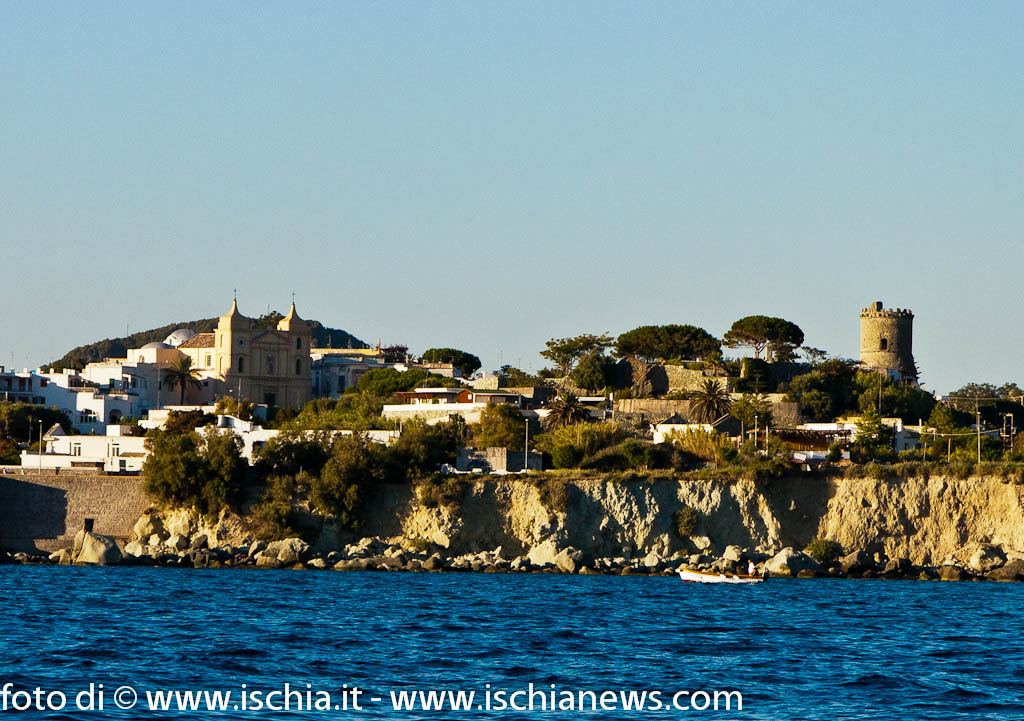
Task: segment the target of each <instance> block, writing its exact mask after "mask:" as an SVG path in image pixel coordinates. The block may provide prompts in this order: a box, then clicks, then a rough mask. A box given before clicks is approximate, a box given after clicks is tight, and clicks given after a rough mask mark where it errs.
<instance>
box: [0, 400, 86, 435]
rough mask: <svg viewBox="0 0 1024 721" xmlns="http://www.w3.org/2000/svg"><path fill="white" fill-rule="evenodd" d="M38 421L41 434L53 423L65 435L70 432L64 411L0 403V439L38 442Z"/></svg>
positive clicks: (21, 404) (69, 424)
mask: <svg viewBox="0 0 1024 721" xmlns="http://www.w3.org/2000/svg"><path fill="white" fill-rule="evenodd" d="M40 421H42V424H43V433H46V431H48V430H50V428H51V427H53V424H54V423H56V424H58V425H60V427H61V428H63V429H64V432H65V433H71V431H72V426H71V419H69V418H68V415H67V413H65V412H64V411H61V410H58V409H56V408H47V407H45V406H37V405H33V404H31V403H11V402H9V401H0V438H10V439H12V440H13V441H14V442H15V443H21V442H28V441H29V436H32V437H33V438H36V439H37V440H38V436H39V422H40Z"/></svg>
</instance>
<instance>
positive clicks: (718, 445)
mask: <svg viewBox="0 0 1024 721" xmlns="http://www.w3.org/2000/svg"><path fill="white" fill-rule="evenodd" d="M670 440H671V442H672V444H673V445H675V446H677V447H678V448H680V449H681V450H683V451H686V452H687V453H691V454H693V455H694V456H696V457H697V458H700V459H701V460H703V461H707V462H709V463H720V462H723V461H724V460H726V457H727V456H728V453H727V451H728V450H730V445H729V441H728V440H727V439H726V438H725V437H724V436H722V435H721V434H719V433H715V432H714V431H712V432H710V433H709V432H707V431H704V430H686V431H683V432H681V433H680V432H678V431H676V432H674V433H672V434H671V436H670Z"/></svg>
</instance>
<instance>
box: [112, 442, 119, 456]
mask: <svg viewBox="0 0 1024 721" xmlns="http://www.w3.org/2000/svg"><path fill="white" fill-rule="evenodd" d="M110 455H112V456H114V457H115V458H116V457H117V456H119V455H121V446H119V445H117V444H116V443H115V444H114V445H112V446H111V447H110Z"/></svg>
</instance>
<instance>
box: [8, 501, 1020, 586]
mask: <svg viewBox="0 0 1024 721" xmlns="http://www.w3.org/2000/svg"><path fill="white" fill-rule="evenodd" d="M152 523H153V521H152V520H151V519H149V517H147V516H144V517H143V518H142V519H140V524H147V525H148V524H152ZM146 540H147V544H146V545H143V544H142V542H141V541H132V542H130V543H128V544H126V545H125V547H124V549H122V548H121V547H120V546H118V544H117V542H116V541H115V539H113V538H111V537H109V536H103V535H101V534H96V533H91V532H86V531H79V533H78V535H77V536H76V538H75V543H74V546H72V547H71V548H65V549H62V550H60V551H57V552H55V553H51V554H49V555H43V554H30V553H24V552H21V553H14V554H10V553H7V552H0V564H24V565H76V566H127V567H165V568H200V569H214V568H221V569H229V568H234V569H293V570H334V571H377V572H397V571H404V572H414V573H415V572H433V573H445V572H447V573H549V574H578V575H587V574H601V575H621V576H674V575H676V573H677V571H678V570H679V569H692V570H699V571H708V572H721V573H745V572H746V570H747V568H748V564H749V563H753V564H754V565H755V567H756V568H757V569H758V572H760V571H761V569H762V568H764V567H765V566H767V569H768V572H769V576H770V577H771V578H848V579H873V578H877V579H891V580H922V581H937V580H941V581H984V580H990V581H1024V554H1020V553H1015V552H1012V551H1011V552H1009V553H1008V554H1007V553H1004V552H1003V550H1002V549H1001V548H999V547H998V546H993V545H986V544H983V545H980V546H979V547H978V548H977V550H975V551H974V552H973V553H972V554H971V557H970V560H969V561H968V562H967V563H966V564H965V563H961V562H959V561H957V560H956V559H954V558H950V559H948V560H947V562H946V563H943V564H942V565H940V566H918V565H915V564H913V563H911V561H910V560H909V559H907V558H886V557H884V556H881V555H880V554H875V555H871V554H868V553H866V552H865V551H856V552H854V553H851V554H849V555H847V556H844V557H843V558H841V559H837V560H835V561H833V562H831V563H827V564H820V563H818V562H817V561H815V560H814V559H813V558H811V557H810V556H808V555H807V554H805V553H802V552H800V551H797V550H795V549H793V548H791V547H787V548H784V549H782V550H781V551H779V552H778V553H777V554H775V555H774V556H770V555H768V554H765V553H759V552H756V551H751V550H748V549H742V548H740V547H738V546H728V547H727V548H726V549H725V552H724V553H723V554H722V555H721V556H720V557H717V558H716V557H714V556H712V555H709V554H706V553H697V554H684V553H677V554H675V555H673V556H671V557H669V558H662V557H660V556H658V555H657V554H656V553H653V552H651V553H648V554H647V555H646V556H644V557H642V558H641V557H634V558H627V557H626V556H617V557H614V558H605V557H596V558H595V557H588V555H587V554H585V553H583V552H582V551H580V550H579V549H576V548H573V547H571V546H567V547H563V548H558V547H557V545H556V544H555V543H553V542H547V543H544V544H541V545H539V546H537V547H535V548H533V549H531V550H530V552H529V553H528V554H525V555H515V556H513V555H512V554H510V553H507V552H506V551H505V550H504V549H502V548H501V547H498V548H495V549H493V550H487V551H479V552H476V553H466V554H461V555H448V554H444V553H442V552H440V551H439V550H434V549H423V548H412V547H411V546H415V545H419V544H416V543H414V542H410V541H409V540H408V539H404V538H391V539H384V538H380V537H366V538H362V539H360V540H359V541H357V542H356V543H352V544H349V545H347V546H345V547H344V548H343V549H341V550H337V551H330V552H328V553H317V552H314V550H313V549H312V547H311V546H310V545H309V544H308V543H306V542H305V541H303V540H302V539H299V538H287V539H284V540H280V541H272V542H269V543H268V542H266V541H255V542H253V543H251V544H248V545H245V546H238V547H235V546H230V545H222V546H217V547H211V546H210V545H209V542H208V539H207V536H206V535H205V534H196V535H195V536H194V537H191V538H189V537H186V536H184V535H182V534H167V533H166V532H163V533H161V532H155V533H152V534H150V536H149V538H147V539H146ZM149 541H155V543H149Z"/></svg>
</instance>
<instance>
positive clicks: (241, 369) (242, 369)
mask: <svg viewBox="0 0 1024 721" xmlns="http://www.w3.org/2000/svg"><path fill="white" fill-rule="evenodd" d="M238 372H239V373H245V358H244V357H243V356H238Z"/></svg>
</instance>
